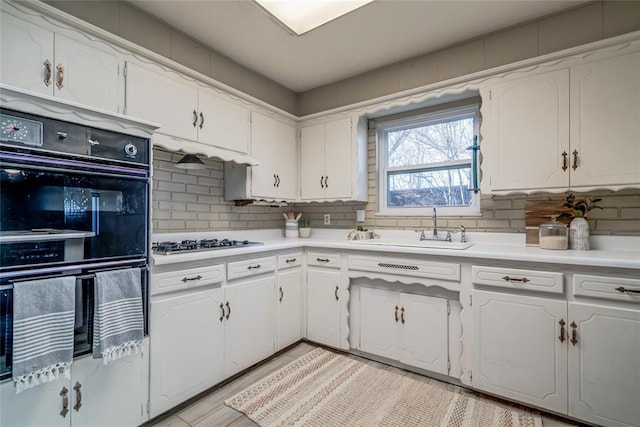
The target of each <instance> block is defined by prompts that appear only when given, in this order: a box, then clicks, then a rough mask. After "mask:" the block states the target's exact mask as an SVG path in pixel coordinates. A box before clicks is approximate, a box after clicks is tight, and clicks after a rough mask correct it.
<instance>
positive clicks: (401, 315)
mask: <svg viewBox="0 0 640 427" xmlns="http://www.w3.org/2000/svg"><path fill="white" fill-rule="evenodd" d="M400 322H401V323H402V324H403V325H404V307H402V308H401V309H400Z"/></svg>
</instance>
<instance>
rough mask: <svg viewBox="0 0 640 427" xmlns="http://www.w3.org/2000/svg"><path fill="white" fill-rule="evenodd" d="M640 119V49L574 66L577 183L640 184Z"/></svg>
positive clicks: (574, 182) (573, 172) (576, 186)
mask: <svg viewBox="0 0 640 427" xmlns="http://www.w3.org/2000/svg"><path fill="white" fill-rule="evenodd" d="M638 123H640V52H635V53H631V54H627V55H623V56H618V57H614V58H607V59H603V60H601V61H598V62H592V63H589V64H584V65H580V66H576V67H572V68H571V152H572V169H571V188H572V189H577V190H579V189H580V187H586V188H585V191H588V190H587V188H590V187H602V186H607V185H610V186H624V185H629V184H635V185H636V186H637V185H640V143H639V141H640V125H638ZM574 150H575V153H576V158H577V165H575V166H576V169H573V166H574V165H573V152H574Z"/></svg>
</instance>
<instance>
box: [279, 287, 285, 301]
mask: <svg viewBox="0 0 640 427" xmlns="http://www.w3.org/2000/svg"><path fill="white" fill-rule="evenodd" d="M282 298H284V292H283V291H282V286H280V298H279V299H278V301H279V302H282Z"/></svg>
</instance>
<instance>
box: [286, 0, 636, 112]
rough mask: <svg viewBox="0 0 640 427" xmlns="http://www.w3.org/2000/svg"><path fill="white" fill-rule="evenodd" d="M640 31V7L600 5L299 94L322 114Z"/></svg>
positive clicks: (302, 104)
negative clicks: (332, 109)
mask: <svg viewBox="0 0 640 427" xmlns="http://www.w3.org/2000/svg"><path fill="white" fill-rule="evenodd" d="M636 30H640V1H637V0H636V1H596V2H589V3H587V4H585V5H584V6H580V7H577V8H574V9H571V10H569V11H567V12H564V13H560V14H556V15H553V16H549V17H545V18H542V19H539V20H536V21H533V22H528V23H524V24H522V25H518V26H515V27H512V28H509V29H505V30H504V31H500V32H497V33H493V34H489V35H486V36H484V37H480V38H477V39H473V40H469V41H467V42H464V43H461V44H458V45H456V46H452V47H449V48H447V49H443V50H441V51H439V52H435V53H430V54H426V55H423V56H418V57H416V58H412V59H409V60H406V61H402V62H399V63H395V64H391V65H389V66H386V67H382V68H379V69H377V70H373V71H370V72H368V73H364V74H361V75H358V76H355V77H352V78H349V79H346V80H342V81H339V82H336V83H331V84H328V85H325V86H321V87H318V88H315V89H312V90H309V91H306V92H303V93H300V94H298V108H297V111H298V115H300V116H304V115H307V114H312V113H316V112H319V111H324V110H328V109H331V108H336V107H341V106H344V105H349V104H353V103H356V102H360V101H365V100H368V99H373V98H376V97H380V96H384V95H389V94H393V93H397V92H401V91H404V90H409V89H413V88H417V87H421V86H425V85H428V84H432V83H437V82H441V81H444V80H447V79H451V78H453V77H459V76H463V75H465V74H470V73H473V72H476V71H482V70H488V69H490V68H494V67H497V66H500V65H504V64H509V63H513V62H517V61H520V60H524V59H529V58H533V57H536V56H540V55H544V54H547V53H551V52H556V51H559V50H563V49H567V48H570V47H574V46H579V45H582V44H586V43H590V42H594V41H597V40H602V39H605V38H609V37H613V36H617V35H620V34H625V33H628V32H631V31H636Z"/></svg>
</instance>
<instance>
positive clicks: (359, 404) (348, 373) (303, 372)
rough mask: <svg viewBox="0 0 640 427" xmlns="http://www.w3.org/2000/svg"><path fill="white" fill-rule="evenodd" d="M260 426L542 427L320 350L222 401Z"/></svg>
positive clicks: (501, 407)
mask: <svg viewBox="0 0 640 427" xmlns="http://www.w3.org/2000/svg"><path fill="white" fill-rule="evenodd" d="M225 404H226V405H227V406H230V407H231V408H233V409H236V410H238V411H240V412H242V413H244V414H245V415H246V416H247V417H249V418H250V419H252V420H253V421H255V422H256V423H257V424H259V425H260V426H263V427H267V426H268V427H271V426H322V427H325V426H336V427H337V426H363V427H364V426H367V427H369V426H429V427H430V426H447V427H458V426H459V427H466V426H478V427H481V426H482V427H484V426H495V427H509V426H513V427H520V426H522V427H541V426H542V419H541V417H540V415H539V414H537V413H535V412H533V411H527V410H524V409H521V408H519V407H513V406H509V405H507V404H503V403H501V402H497V401H493V400H489V399H485V398H482V397H479V396H476V395H474V394H472V393H469V392H466V391H461V392H456V391H451V390H448V389H446V388H444V387H438V386H437V385H432V384H429V383H427V382H426V381H420V380H418V379H415V378H412V377H411V376H407V375H403V374H402V373H399V372H398V370H392V369H381V368H378V367H374V366H371V365H368V364H366V363H363V362H360V361H358V360H355V359H354V358H350V357H347V356H344V355H341V354H338V353H334V352H331V351H327V350H324V349H321V348H317V349H315V350H312V351H311V352H309V353H307V354H305V355H304V356H302V357H300V358H298V359H296V360H295V361H293V362H291V363H290V364H288V365H287V366H285V367H284V368H282V369H280V370H279V371H276V372H274V373H273V374H271V375H270V376H268V377H266V378H264V379H263V380H261V381H259V382H257V383H255V384H253V385H251V386H249V387H248V388H246V389H245V390H243V391H242V392H240V393H238V394H237V395H235V396H233V397H232V398H230V399H228V400H226V401H225Z"/></svg>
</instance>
